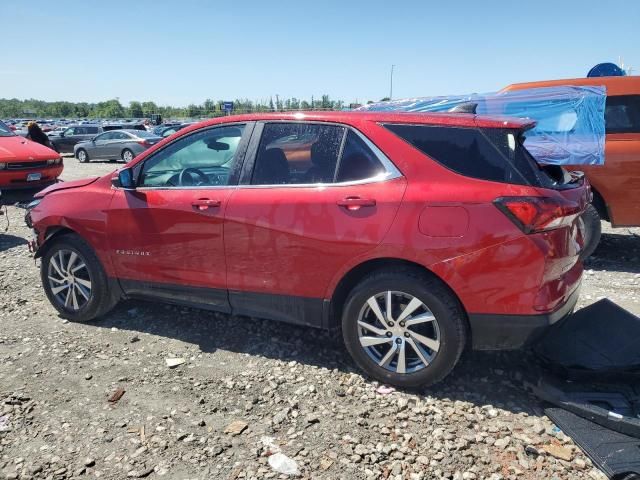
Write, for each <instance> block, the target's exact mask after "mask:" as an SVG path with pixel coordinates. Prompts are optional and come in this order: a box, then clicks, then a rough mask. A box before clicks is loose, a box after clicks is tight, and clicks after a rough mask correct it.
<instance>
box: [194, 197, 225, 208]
mask: <svg viewBox="0 0 640 480" xmlns="http://www.w3.org/2000/svg"><path fill="white" fill-rule="evenodd" d="M191 205H193V206H194V207H195V208H197V209H198V210H207V209H209V208H215V207H219V206H220V205H221V202H220V200H210V199H208V198H199V199H197V200H194V201H193V202H191Z"/></svg>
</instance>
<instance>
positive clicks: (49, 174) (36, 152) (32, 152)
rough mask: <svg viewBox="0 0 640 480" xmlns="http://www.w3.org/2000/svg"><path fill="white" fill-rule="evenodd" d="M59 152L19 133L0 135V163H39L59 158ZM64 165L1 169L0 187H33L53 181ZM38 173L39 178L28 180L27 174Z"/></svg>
mask: <svg viewBox="0 0 640 480" xmlns="http://www.w3.org/2000/svg"><path fill="white" fill-rule="evenodd" d="M59 158H61V157H60V154H58V153H57V152H55V151H53V150H51V149H50V148H47V147H45V146H43V145H40V144H39V143H36V142H32V141H31V140H27V139H26V138H23V137H21V136H19V135H15V136H10V137H0V163H22V164H29V163H34V164H35V163H39V162H43V161H46V160H51V159H59ZM63 168H64V166H63V164H62V163H59V164H58V165H47V166H44V167H42V166H34V167H33V168H30V167H28V166H25V167H24V168H21V169H19V170H11V169H1V170H0V188H33V187H37V186H39V185H43V184H47V183H51V182H55V181H56V179H57V178H58V177H59V176H60V174H61V173H62V170H63ZM33 173H39V174H40V175H41V177H42V178H41V179H40V180H35V181H28V180H27V176H28V175H29V174H33Z"/></svg>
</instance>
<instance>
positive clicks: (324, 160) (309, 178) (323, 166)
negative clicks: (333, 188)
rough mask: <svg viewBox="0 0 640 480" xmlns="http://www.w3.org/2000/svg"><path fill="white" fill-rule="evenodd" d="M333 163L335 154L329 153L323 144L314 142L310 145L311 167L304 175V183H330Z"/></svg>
mask: <svg viewBox="0 0 640 480" xmlns="http://www.w3.org/2000/svg"><path fill="white" fill-rule="evenodd" d="M335 161H336V157H335V152H332V151H330V149H329V148H328V147H327V145H326V144H325V143H324V142H315V143H314V144H313V145H311V163H312V164H313V165H312V166H311V168H309V170H307V172H306V173H305V176H304V177H305V178H304V180H305V182H306V183H331V182H332V181H333V172H334V169H335Z"/></svg>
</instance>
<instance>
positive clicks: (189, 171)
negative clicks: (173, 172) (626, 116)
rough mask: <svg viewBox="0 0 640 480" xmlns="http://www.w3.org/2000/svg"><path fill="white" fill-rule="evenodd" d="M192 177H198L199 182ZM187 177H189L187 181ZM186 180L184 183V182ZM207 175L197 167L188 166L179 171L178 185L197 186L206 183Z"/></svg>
mask: <svg viewBox="0 0 640 480" xmlns="http://www.w3.org/2000/svg"><path fill="white" fill-rule="evenodd" d="M194 177H198V180H199V182H197V183H196V179H194ZM187 178H188V179H189V180H188V181H187ZM185 182H186V183H185ZM208 184H209V177H207V175H206V174H205V173H204V172H203V171H202V170H198V169H197V168H193V167H188V168H185V169H184V170H182V171H181V172H180V176H179V177H178V185H180V186H187V187H192V186H198V185H208Z"/></svg>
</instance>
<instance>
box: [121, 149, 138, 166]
mask: <svg viewBox="0 0 640 480" xmlns="http://www.w3.org/2000/svg"><path fill="white" fill-rule="evenodd" d="M127 155H131V158H129V159H127V158H126V157H127ZM135 157H136V154H135V153H133V151H132V150H130V149H128V148H125V149H124V150H122V153H121V154H120V158H122V160H124V161H125V162H126V163H129V162H130V161H131V160H133V159H134V158H135Z"/></svg>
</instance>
